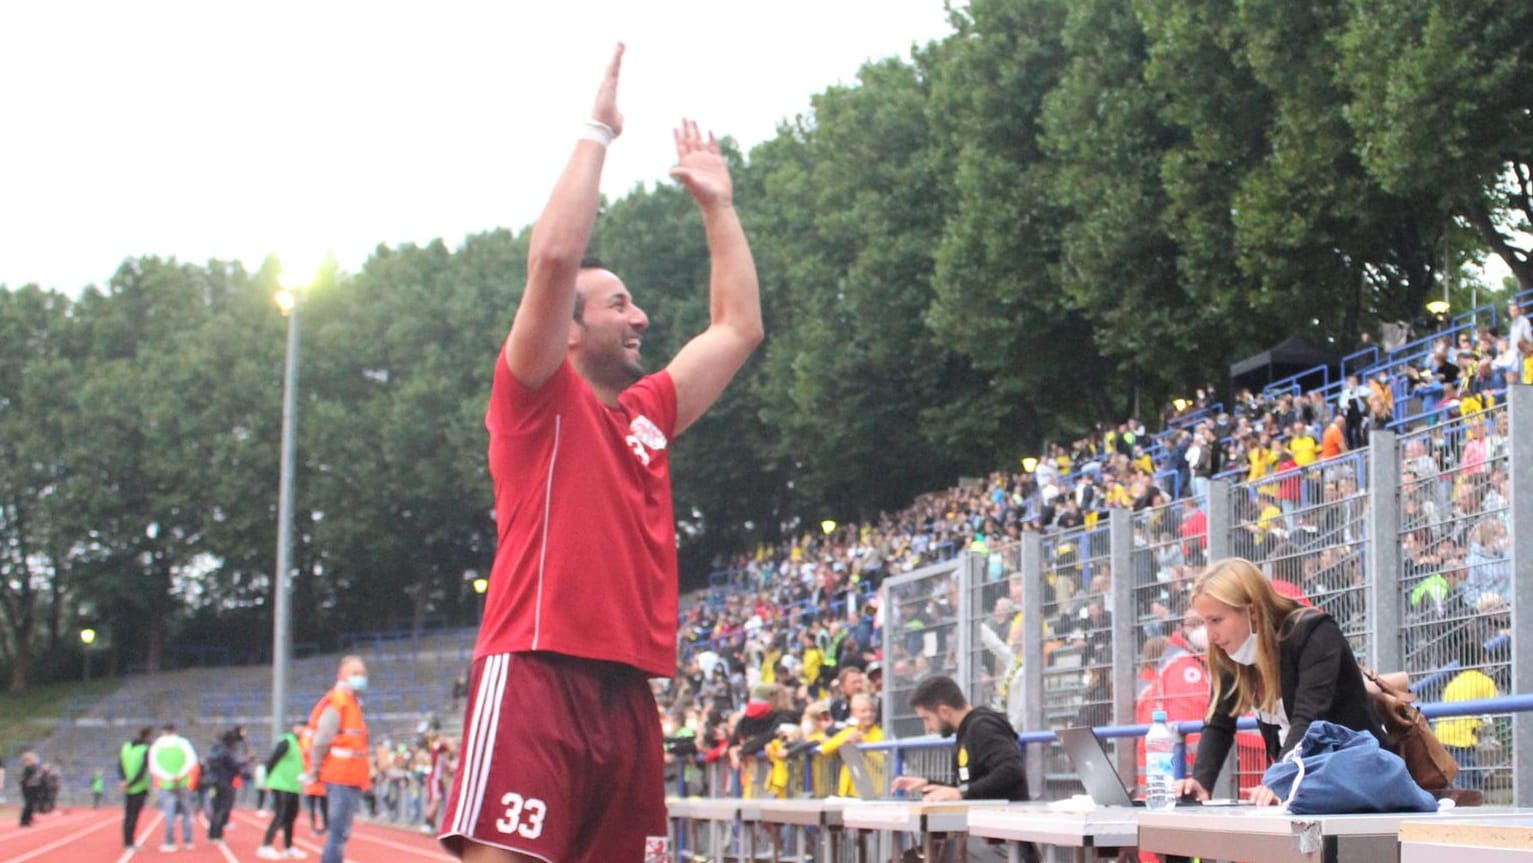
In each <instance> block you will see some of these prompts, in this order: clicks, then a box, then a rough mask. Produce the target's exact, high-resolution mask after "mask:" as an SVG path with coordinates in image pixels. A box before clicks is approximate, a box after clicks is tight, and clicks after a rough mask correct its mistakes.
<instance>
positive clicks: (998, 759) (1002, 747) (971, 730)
mask: <svg viewBox="0 0 1533 863" xmlns="http://www.w3.org/2000/svg"><path fill="white" fill-rule="evenodd" d="M953 775H954V776H956V777H958V782H957V785H958V790H959V791H960V792H961V793H962V794H963V796H964V799H965V800H1026V799H1027V797H1028V794H1027V770H1026V768H1025V767H1024V766H1023V763H1022V750H1021V749H1020V748H1018V746H1017V732H1016V731H1015V730H1014V729H1012V727H1011V723H1010V722H1008V721H1007V720H1006V716H1005V714H1003V713H1000V712H998V711H995V710H991V709H990V708H988V707H976V708H974V709H973V710H970V711H969V714H968V715H967V716H965V717H964V718H963V722H962V723H960V724H959V726H958V745H956V746H954V747H953Z"/></svg>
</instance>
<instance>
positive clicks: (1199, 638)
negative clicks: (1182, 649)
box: [1187, 626, 1208, 653]
mask: <svg viewBox="0 0 1533 863" xmlns="http://www.w3.org/2000/svg"><path fill="white" fill-rule="evenodd" d="M1187 643H1188V644H1191V645H1192V646H1193V647H1196V648H1197V649H1198V650H1199V651H1201V652H1203V653H1207V652H1208V627H1206V626H1200V627H1198V628H1197V629H1193V630H1189V631H1188V633H1187Z"/></svg>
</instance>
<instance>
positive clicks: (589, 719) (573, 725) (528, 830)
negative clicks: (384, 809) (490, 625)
mask: <svg viewBox="0 0 1533 863" xmlns="http://www.w3.org/2000/svg"><path fill="white" fill-rule="evenodd" d="M469 692H470V693H471V694H470V696H469V702H468V705H467V707H466V711H467V712H466V713H465V716H464V721H463V747H462V750H461V751H462V757H461V759H460V761H459V764H458V774H457V776H456V777H454V778H453V783H452V790H451V791H450V792H449V793H448V795H447V811H446V813H445V814H444V816H443V818H442V827H441V830H442V832H441V834H440V836H439V838H440V839H441V842H442V845H443V846H444V847H446V848H447V850H448V851H450V852H452V853H453V854H454V855H456V856H459V857H461V856H463V851H462V849H463V845H464V843H465V842H466V841H472V842H478V843H481V844H484V845H493V846H495V847H497V848H505V849H508V850H511V851H515V852H517V853H518V854H528V855H531V856H533V857H537V858H539V859H542V860H547V861H550V863H582V861H591V863H660V861H663V860H666V859H667V858H668V856H669V847H668V842H667V840H666V814H665V773H664V769H665V768H664V763H663V757H664V755H663V750H662V744H661V740H660V719H659V714H658V713H657V712H656V708H655V697H654V694H653V693H652V692H651V691H650V688H649V680H648V679H647V678H646V677H645V676H644V672H642V671H639V670H638V669H636V668H633V667H630V666H627V665H621V664H618V663H612V662H601V661H598V660H591V659H579V658H575V657H570V656H564V655H561V654H557V653H541V652H540V653H501V654H496V655H494V656H486V657H483V658H481V659H478V660H475V661H474V671H473V676H472V679H471V680H470V681H469Z"/></svg>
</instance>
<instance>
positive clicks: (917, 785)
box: [894, 776, 929, 791]
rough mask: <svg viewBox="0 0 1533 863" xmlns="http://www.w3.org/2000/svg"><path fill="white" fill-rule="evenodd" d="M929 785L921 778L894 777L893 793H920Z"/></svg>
mask: <svg viewBox="0 0 1533 863" xmlns="http://www.w3.org/2000/svg"><path fill="white" fill-rule="evenodd" d="M928 784H929V783H928V782H927V781H926V779H925V778H924V777H921V776H896V777H894V790H895V791H920V790H921V789H922V788H925V787H926V786H927V785H928Z"/></svg>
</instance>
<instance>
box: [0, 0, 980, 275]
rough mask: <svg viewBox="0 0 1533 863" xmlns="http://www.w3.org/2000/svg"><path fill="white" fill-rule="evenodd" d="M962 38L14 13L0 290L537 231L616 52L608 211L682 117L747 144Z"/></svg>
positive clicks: (896, 5) (381, 13) (832, 6)
mask: <svg viewBox="0 0 1533 863" xmlns="http://www.w3.org/2000/svg"><path fill="white" fill-rule="evenodd" d="M950 32H951V28H950V27H949V26H948V24H947V16H946V13H945V11H944V9H943V4H942V0H771V2H759V0H758V2H732V0H712V2H702V0H628V2H623V0H561V2H536V3H535V2H522V0H501V2H491V0H432V2H429V3H427V2H412V3H403V2H387V0H372V2H331V0H307V2H287V0H263V2H251V0H198V2H165V0H144V2H105V1H104V0H95V2H86V0H80V2H69V0H49V2H36V3H28V2H15V3H6V4H4V6H3V8H0V117H3V118H4V127H3V130H0V284H3V285H7V286H10V287H17V286H19V285H23V284H26V283H29V282H35V283H38V284H41V285H44V286H47V287H53V288H57V289H59V290H63V291H66V292H69V293H75V292H77V291H78V290H79V289H80V288H82V287H84V286H85V285H87V284H90V283H97V284H104V283H105V281H106V280H107V279H108V278H109V277H110V276H111V274H112V272H113V271H114V270H115V269H116V267H117V265H118V264H119V263H121V261H122V260H123V259H124V258H128V257H137V256H140V255H151V254H153V255H162V256H174V257H176V258H178V259H181V260H183V261H190V262H194V263H202V262H204V261H206V260H208V259H210V258H219V259H226V260H228V259H235V260H240V261H244V262H245V263H246V264H247V265H248V266H251V267H254V266H256V265H258V264H259V263H260V261H261V260H262V259H263V258H264V257H265V256H266V255H267V254H269V253H276V254H278V255H280V256H282V257H283V258H284V261H285V262H297V263H299V264H301V265H306V264H307V263H308V262H313V261H317V260H318V259H319V257H320V256H321V255H322V254H323V253H324V252H325V251H326V250H330V251H333V252H334V254H335V255H336V256H337V258H339V260H340V262H341V265H342V267H343V268H345V269H347V270H352V271H355V270H356V269H357V268H358V267H359V266H360V265H361V263H362V262H363V261H364V260H366V258H367V256H368V254H369V253H370V252H371V250H372V249H373V247H374V246H376V245H377V244H378V243H388V244H391V245H392V244H398V243H403V242H416V243H424V242H428V241H430V240H432V239H435V238H438V237H441V238H444V239H445V240H447V242H448V243H449V244H450V245H452V246H457V245H458V244H459V243H460V242H461V241H462V239H463V237H464V236H465V235H467V234H471V233H478V232H481V231H485V230H489V229H492V228H495V227H512V228H519V227H522V226H524V225H527V224H529V223H531V222H532V221H533V220H534V219H535V218H536V217H537V213H538V211H539V210H540V209H541V207H542V205H543V202H544V201H545V200H546V198H547V195H548V192H549V189H550V188H551V187H552V184H553V180H554V177H555V175H556V174H557V172H558V170H559V169H560V167H561V166H562V165H563V162H564V159H565V158H566V157H567V156H568V153H569V148H570V147H571V146H572V143H573V141H574V137H575V134H576V132H577V131H578V126H579V124H580V121H581V120H583V119H584V118H585V117H586V116H588V114H589V108H590V105H591V101H592V97H593V96H594V94H595V92H596V85H597V83H598V82H599V80H600V76H601V72H602V69H603V68H604V65H605V63H606V60H607V57H608V56H609V54H610V52H611V49H612V46H613V44H614V43H616V42H617V41H618V40H622V41H624V42H626V43H627V44H628V51H627V54H626V57H625V61H624V68H623V81H622V86H621V89H620V91H619V106H620V108H621V109H622V111H623V113H624V115H625V118H626V128H625V130H624V134H623V137H622V138H621V139H620V140H619V141H618V143H617V144H615V145H614V146H613V149H612V151H611V154H610V156H609V158H608V160H607V169H606V173H605V175H604V182H603V191H605V192H606V193H607V194H608V195H609V196H612V197H617V196H620V195H622V194H623V193H625V192H627V191H628V190H629V189H631V188H632V187H633V185H634V184H635V183H637V182H641V181H643V182H655V181H658V180H660V179H662V178H664V176H665V171H666V169H667V168H668V167H669V166H670V164H671V163H672V162H673V161H674V155H675V151H674V147H673V144H672V142H671V137H670V135H671V133H670V130H671V127H672V126H673V125H674V124H675V122H676V120H677V119H679V118H680V117H681V116H683V115H685V116H690V117H696V118H698V119H699V120H700V122H702V123H703V124H704V125H705V126H707V127H709V128H712V129H714V130H715V131H716V132H718V133H719V134H720V135H723V134H729V135H733V136H735V137H736V138H738V139H739V140H740V141H741V142H742V143H743V144H744V145H746V146H747V148H748V147H749V146H750V145H753V144H756V143H758V142H760V141H762V140H765V139H767V138H770V137H771V136H772V134H773V133H774V132H775V129H776V126H777V124H778V122H779V121H781V120H782V119H784V118H788V117H792V116H794V115H796V114H799V113H802V112H804V111H806V110H807V109H808V108H809V97H810V96H811V95H812V94H814V93H817V92H819V91H822V90H824V89H825V88H827V87H828V86H831V85H833V84H836V83H846V84H850V83H853V82H854V81H855V76H856V72H857V69H858V68H859V67H860V66H861V65H862V64H863V62H865V61H866V60H868V59H870V58H875V59H876V58H881V57H886V56H890V55H896V56H901V57H907V56H908V55H909V50H910V47H911V45H912V44H913V43H925V42H926V41H928V40H931V39H940V38H942V37H944V36H946V35H947V34H948V33H950Z"/></svg>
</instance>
